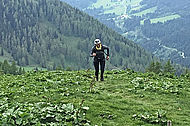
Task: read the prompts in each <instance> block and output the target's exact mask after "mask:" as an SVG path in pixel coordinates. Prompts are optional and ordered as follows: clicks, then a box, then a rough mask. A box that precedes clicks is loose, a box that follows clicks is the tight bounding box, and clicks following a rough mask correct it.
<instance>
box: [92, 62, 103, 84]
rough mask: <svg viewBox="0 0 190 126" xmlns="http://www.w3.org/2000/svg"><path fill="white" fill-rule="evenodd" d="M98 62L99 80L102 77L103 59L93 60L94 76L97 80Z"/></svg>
mask: <svg viewBox="0 0 190 126" xmlns="http://www.w3.org/2000/svg"><path fill="white" fill-rule="evenodd" d="M99 64H100V70H101V80H102V79H103V78H104V68H105V60H95V61H94V68H95V76H96V80H97V81H98V73H99Z"/></svg>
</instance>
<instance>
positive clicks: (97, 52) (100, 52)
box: [91, 39, 109, 81]
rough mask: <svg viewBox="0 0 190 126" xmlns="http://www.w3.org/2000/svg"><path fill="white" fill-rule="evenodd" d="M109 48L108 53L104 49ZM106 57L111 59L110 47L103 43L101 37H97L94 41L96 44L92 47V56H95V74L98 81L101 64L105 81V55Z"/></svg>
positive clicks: (102, 77) (102, 78)
mask: <svg viewBox="0 0 190 126" xmlns="http://www.w3.org/2000/svg"><path fill="white" fill-rule="evenodd" d="M105 49H106V50H107V54H106V53H105V52H104V50H105ZM104 54H106V55H107V56H106V59H107V60H109V48H108V47H107V46H105V45H102V43H101V41H100V39H96V40H95V41H94V46H93V47H92V51H91V56H92V57H94V68H95V76H96V80H97V81H98V73H99V64H100V69H101V81H104V68H105V56H104Z"/></svg>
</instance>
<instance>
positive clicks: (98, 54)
mask: <svg viewBox="0 0 190 126" xmlns="http://www.w3.org/2000/svg"><path fill="white" fill-rule="evenodd" d="M105 49H106V50H107V54H106V53H105V52H104V50H105ZM93 53H96V56H95V57H94V61H97V60H105V55H104V54H106V55H107V56H109V48H108V47H107V46H105V45H102V47H101V49H97V48H96V46H95V45H94V46H93V47H92V50H91V56H92V54H93Z"/></svg>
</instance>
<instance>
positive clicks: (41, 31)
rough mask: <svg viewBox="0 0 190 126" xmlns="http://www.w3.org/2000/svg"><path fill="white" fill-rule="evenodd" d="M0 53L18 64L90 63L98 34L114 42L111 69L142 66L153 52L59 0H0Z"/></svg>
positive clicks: (107, 42)
mask: <svg viewBox="0 0 190 126" xmlns="http://www.w3.org/2000/svg"><path fill="white" fill-rule="evenodd" d="M0 17H1V18H0V47H1V48H0V49H1V57H3V56H4V54H9V55H10V57H12V58H13V59H14V60H15V61H16V62H17V64H18V65H22V66H25V65H39V66H42V67H46V68H49V69H54V68H56V67H57V66H61V67H63V68H67V67H71V68H72V69H81V68H91V67H92V62H91V61H92V59H91V58H90V57H89V53H90V50H91V47H92V46H93V41H94V39H95V38H100V39H101V40H102V42H103V44H105V45H107V46H109V47H110V50H111V56H110V59H111V60H110V62H109V63H108V67H109V68H113V67H122V68H126V67H129V68H133V69H136V70H144V68H145V66H147V65H148V63H149V62H150V61H151V60H152V56H151V55H150V54H148V53H147V52H146V51H145V50H144V49H142V48H141V47H139V46H137V45H136V44H134V43H133V42H131V41H129V40H128V39H126V38H124V37H122V36H121V35H119V34H117V33H116V32H114V31H113V30H111V29H109V28H107V27H106V26H105V25H103V24H101V23H100V22H99V21H97V20H95V19H94V18H93V17H90V16H88V15H87V14H86V13H83V12H81V11H79V10H78V9H76V8H72V7H71V6H69V5H68V4H66V3H64V2H61V1H60V0H9V1H7V0H0Z"/></svg>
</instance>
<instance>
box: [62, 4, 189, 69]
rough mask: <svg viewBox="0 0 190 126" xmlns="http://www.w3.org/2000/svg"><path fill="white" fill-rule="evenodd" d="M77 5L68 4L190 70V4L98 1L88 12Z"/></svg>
mask: <svg viewBox="0 0 190 126" xmlns="http://www.w3.org/2000/svg"><path fill="white" fill-rule="evenodd" d="M62 1H66V0H62ZM74 1H75V0H69V2H68V3H69V4H71V5H73V6H76V7H79V8H81V9H83V10H84V11H85V12H87V13H89V14H90V15H92V16H94V17H96V18H97V19H98V20H100V21H101V22H103V23H104V24H106V25H107V26H109V27H111V28H113V29H114V30H116V31H118V32H119V33H121V34H123V35H124V36H126V37H127V38H129V39H131V40H134V41H135V42H136V43H138V44H139V45H141V46H143V47H144V48H145V49H147V50H149V51H151V52H152V53H153V54H155V55H156V56H158V57H160V58H161V59H171V60H172V61H174V62H175V63H179V64H182V65H184V66H186V67H190V53H189V49H190V44H188V43H189V39H190V38H189V34H190V30H189V26H190V24H189V22H190V14H189V11H190V9H189V8H190V1H189V0H96V2H93V3H91V4H90V3H89V4H90V5H89V4H84V5H86V6H85V8H82V7H83V6H82V7H81V6H80V4H76V2H74ZM86 1H88V0H86ZM81 2H83V1H81ZM91 2H92V1H91ZM85 3H87V2H85Z"/></svg>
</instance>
